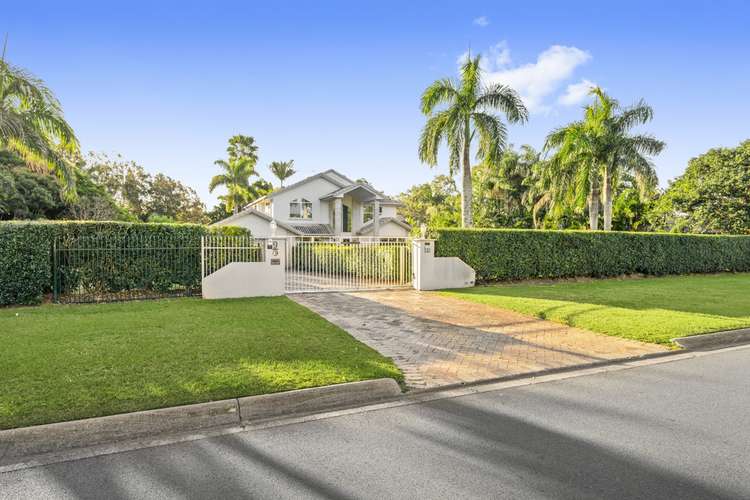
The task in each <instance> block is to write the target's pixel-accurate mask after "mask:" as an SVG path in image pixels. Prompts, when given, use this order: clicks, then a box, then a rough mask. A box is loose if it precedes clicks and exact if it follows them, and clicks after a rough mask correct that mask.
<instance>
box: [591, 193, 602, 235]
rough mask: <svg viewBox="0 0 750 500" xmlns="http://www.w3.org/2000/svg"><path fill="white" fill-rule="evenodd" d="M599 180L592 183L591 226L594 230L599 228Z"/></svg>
mask: <svg viewBox="0 0 750 500" xmlns="http://www.w3.org/2000/svg"><path fill="white" fill-rule="evenodd" d="M600 196H601V193H600V191H599V182H598V180H597V181H594V182H592V184H591V194H590V196H589V228H590V229H591V230H592V231H596V230H597V229H599V197H600Z"/></svg>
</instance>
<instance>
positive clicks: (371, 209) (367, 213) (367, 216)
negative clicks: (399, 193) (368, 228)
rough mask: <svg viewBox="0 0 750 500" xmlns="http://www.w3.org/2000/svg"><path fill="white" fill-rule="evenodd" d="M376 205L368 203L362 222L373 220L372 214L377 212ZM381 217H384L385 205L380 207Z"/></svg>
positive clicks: (363, 210)
mask: <svg viewBox="0 0 750 500" xmlns="http://www.w3.org/2000/svg"><path fill="white" fill-rule="evenodd" d="M374 207H375V204H374V203H368V204H367V205H365V206H364V208H363V209H362V222H363V223H365V224H366V223H367V222H369V221H371V220H372V213H373V212H374V211H375V208H374ZM380 215H383V205H380Z"/></svg>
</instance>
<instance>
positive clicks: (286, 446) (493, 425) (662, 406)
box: [0, 349, 750, 499]
mask: <svg viewBox="0 0 750 500" xmlns="http://www.w3.org/2000/svg"><path fill="white" fill-rule="evenodd" d="M0 497H2V498H34V499H36V498H305V497H323V498H377V499H384V498H461V499H464V498H515V499H517V498H575V499H581V498H679V499H688V498H750V349H742V350H735V351H731V352H724V353H720V354H712V355H709V356H704V357H700V358H695V359H689V360H684V361H676V362H672V363H665V364H660V365H655V366H649V367H640V368H635V369H630V370H623V371H617V372H610V373H603V374H597V375H592V376H585V377H578V378H573V379H567V380H563V381H558V382H553V383H545V384H537V385H531V386H525V387H517V388H512V389H506V390H502V391H495V392H487V393H482V394H475V395H471V396H463V397H459V398H453V399H444V400H439V401H433V402H430V403H424V404H419V405H411V406H402V407H397V408H390V409H385V410H379V411H371V412H365V413H359V414H354V415H347V416H341V417H336V418H331V419H326V420H319V421H313V422H306V423H301V424H294V425H288V426H284V427H276V428H272V429H266V430H260V431H252V432H243V433H239V434H232V435H225V436H221V437H217V438H211V439H204V440H200V441H193V442H187V443H179V444H173V445H168V446H163V447H160V448H151V449H143V450H138V451H132V452H126V453H120V454H116V455H109V456H102V457H97V458H92V459H85V460H79V461H75V462H66V463H61V464H56V465H51V466H46V467H37V468H33V469H26V470H21V471H16V472H10V473H6V474H2V475H0Z"/></svg>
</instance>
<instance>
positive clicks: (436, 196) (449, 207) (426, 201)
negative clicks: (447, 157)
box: [398, 175, 461, 229]
mask: <svg viewBox="0 0 750 500" xmlns="http://www.w3.org/2000/svg"><path fill="white" fill-rule="evenodd" d="M399 200H400V201H401V203H402V206H401V207H399V209H398V211H399V214H400V215H401V216H402V217H403V218H404V219H406V221H407V222H408V223H409V224H410V225H411V226H412V228H415V229H418V228H419V227H420V226H421V225H422V224H425V225H426V226H427V227H429V228H438V227H458V225H459V224H460V220H461V207H460V204H461V203H460V201H461V200H460V195H459V193H458V190H457V189H456V182H455V181H454V180H453V178H451V177H449V176H447V175H438V176H437V177H435V178H434V179H433V180H432V182H428V183H425V184H419V185H416V186H413V187H411V188H410V189H409V190H408V191H407V192H405V193H402V194H401V195H399Z"/></svg>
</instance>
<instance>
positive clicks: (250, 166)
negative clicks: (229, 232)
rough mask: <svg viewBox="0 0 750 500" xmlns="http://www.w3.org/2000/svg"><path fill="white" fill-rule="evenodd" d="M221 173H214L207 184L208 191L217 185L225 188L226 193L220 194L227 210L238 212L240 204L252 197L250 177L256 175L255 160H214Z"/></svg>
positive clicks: (211, 190)
mask: <svg viewBox="0 0 750 500" xmlns="http://www.w3.org/2000/svg"><path fill="white" fill-rule="evenodd" d="M214 164H215V165H218V166H219V167H220V168H221V169H222V170H223V173H221V174H218V175H215V176H213V177H212V178H211V182H210V183H209V184H208V191H209V193H212V192H213V191H214V189H216V188H217V187H218V186H224V187H226V188H227V194H226V195H224V196H222V197H221V199H222V200H223V201H224V203H225V204H226V207H227V212H230V213H235V214H236V213H238V212H239V211H240V209H241V208H242V206H243V205H244V204H245V203H247V202H248V201H249V200H250V199H251V198H252V197H253V188H252V187H251V185H250V177H252V176H257V175H258V173H257V172H256V171H255V162H254V161H253V159H252V158H249V157H240V158H234V159H231V160H229V161H224V160H216V161H215V162H214Z"/></svg>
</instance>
